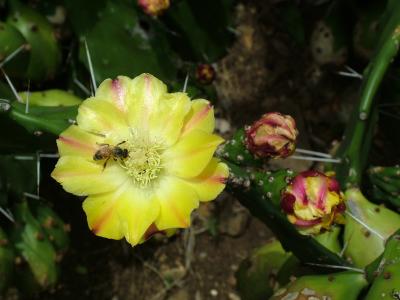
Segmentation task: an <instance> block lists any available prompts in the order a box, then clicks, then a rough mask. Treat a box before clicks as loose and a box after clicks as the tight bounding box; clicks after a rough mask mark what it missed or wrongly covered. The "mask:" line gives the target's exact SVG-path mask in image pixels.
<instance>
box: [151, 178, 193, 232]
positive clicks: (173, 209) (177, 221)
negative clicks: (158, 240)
mask: <svg viewBox="0 0 400 300" xmlns="http://www.w3.org/2000/svg"><path fill="white" fill-rule="evenodd" d="M157 198H158V201H159V203H160V214H159V216H158V218H157V219H156V221H155V225H156V226H157V228H158V229H159V230H164V229H168V228H187V227H189V226H190V214H191V212H192V211H193V209H195V208H197V207H198V206H199V201H198V196H197V194H196V191H195V190H194V189H193V188H192V187H190V185H188V184H187V183H185V182H184V181H183V180H181V179H179V178H174V177H172V176H171V177H165V178H164V179H163V180H162V181H161V182H160V186H159V187H158V188H157Z"/></svg>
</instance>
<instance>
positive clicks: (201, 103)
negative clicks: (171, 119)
mask: <svg viewBox="0 0 400 300" xmlns="http://www.w3.org/2000/svg"><path fill="white" fill-rule="evenodd" d="M214 126H215V118H214V108H213V107H212V105H211V103H210V102H209V101H207V100H204V99H196V100H193V101H192V107H191V109H190V111H189V113H188V114H187V115H186V117H185V121H184V125H183V128H182V136H183V135H185V134H187V133H189V132H190V131H192V130H196V129H200V130H203V131H205V132H208V133H212V132H213V130H214Z"/></svg>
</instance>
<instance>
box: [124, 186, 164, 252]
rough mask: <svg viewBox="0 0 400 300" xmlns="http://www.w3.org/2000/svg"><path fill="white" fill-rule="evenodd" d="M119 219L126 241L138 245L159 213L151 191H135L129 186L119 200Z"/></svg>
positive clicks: (158, 206) (158, 207)
mask: <svg viewBox="0 0 400 300" xmlns="http://www.w3.org/2000/svg"><path fill="white" fill-rule="evenodd" d="M121 201H122V203H121V205H120V208H119V210H118V211H119V217H120V219H121V228H122V232H123V233H124V236H125V238H126V240H127V241H128V242H129V243H130V244H131V245H132V246H134V245H136V244H138V243H139V242H140V241H141V239H142V238H143V235H144V234H145V232H146V231H147V229H148V228H149V227H150V225H151V224H152V223H154V221H155V220H156V218H157V217H158V216H159V213H160V204H159V202H158V200H157V198H156V196H155V194H154V193H153V191H151V190H150V191H149V190H143V189H136V188H134V187H133V186H132V185H130V187H129V189H128V191H127V192H126V193H125V194H124V195H123V197H122V199H121Z"/></svg>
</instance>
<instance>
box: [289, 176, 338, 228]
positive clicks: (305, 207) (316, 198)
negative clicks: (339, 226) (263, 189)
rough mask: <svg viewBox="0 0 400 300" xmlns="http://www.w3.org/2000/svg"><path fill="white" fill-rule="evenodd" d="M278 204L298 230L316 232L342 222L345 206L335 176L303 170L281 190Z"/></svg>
mask: <svg viewBox="0 0 400 300" xmlns="http://www.w3.org/2000/svg"><path fill="white" fill-rule="evenodd" d="M281 208H282V210H283V211H284V212H285V213H286V214H287V217H288V219H289V221H290V222H291V223H293V224H294V225H295V226H297V227H298V228H299V230H300V232H302V233H306V234H317V233H319V232H320V231H321V229H329V227H330V226H331V225H332V224H333V223H341V222H342V213H343V212H344V210H345V209H346V206H345V204H344V198H343V194H342V193H341V192H340V188H339V183H338V182H337V181H336V180H335V179H334V178H332V177H329V176H327V175H325V174H322V173H320V172H318V171H305V172H301V173H300V174H299V175H297V176H296V177H295V178H294V179H293V180H292V182H291V183H290V184H289V185H288V186H287V187H286V189H285V190H284V192H283V194H282V198H281Z"/></svg>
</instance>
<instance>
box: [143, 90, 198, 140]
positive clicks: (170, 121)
mask: <svg viewBox="0 0 400 300" xmlns="http://www.w3.org/2000/svg"><path fill="white" fill-rule="evenodd" d="M190 104H191V103H190V99H189V97H188V96H187V95H186V94H185V93H173V94H165V95H164V96H163V97H162V98H161V100H160V105H159V109H158V110H157V111H155V112H154V113H153V114H152V116H151V119H150V131H151V135H156V136H158V137H159V138H158V140H161V141H162V142H161V143H162V144H163V145H164V146H167V147H168V146H170V145H173V144H174V143H175V142H176V140H177V139H178V137H179V135H180V132H181V130H182V126H183V120H184V118H185V115H186V114H187V113H188V111H189V109H190Z"/></svg>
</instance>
